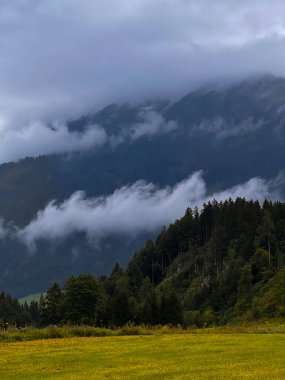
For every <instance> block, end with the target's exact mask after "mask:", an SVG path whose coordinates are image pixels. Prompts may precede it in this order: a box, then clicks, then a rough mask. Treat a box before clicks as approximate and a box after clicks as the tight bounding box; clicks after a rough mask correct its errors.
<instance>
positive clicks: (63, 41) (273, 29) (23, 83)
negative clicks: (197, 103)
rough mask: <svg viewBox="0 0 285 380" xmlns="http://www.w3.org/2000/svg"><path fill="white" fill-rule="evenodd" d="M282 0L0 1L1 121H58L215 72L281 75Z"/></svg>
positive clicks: (180, 87) (221, 75)
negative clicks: (3, 119) (271, 73)
mask: <svg viewBox="0 0 285 380" xmlns="http://www.w3.org/2000/svg"><path fill="white" fill-rule="evenodd" d="M284 14H285V3H284V2H283V1H281V0H272V1H270V2H269V1H267V0H247V1H245V0H242V1H238V2H237V1H234V0H221V1H218V2H217V1H212V0H158V1H151V0H133V1H129V0H122V1H119V2H118V1H117V0H110V1H108V2H102V1H99V0H82V1H79V0H57V1H53V2H52V1H49V0H42V1H36V0H21V1H19V0H3V1H1V4H0V49H1V59H0V80H1V89H0V119H2V118H5V119H7V120H9V122H11V123H12V124H13V125H22V123H23V122H26V121H33V120H36V119H37V120H42V121H51V120H53V119H60V120H62V119H66V118H68V117H70V116H72V115H80V114H81V113H82V112H85V111H88V110H92V109H94V108H96V109H98V107H101V106H102V105H104V104H106V103H110V102H113V101H127V100H140V99H143V98H146V97H157V96H162V97H164V96H176V95H177V94H181V93H183V92H185V91H186V90H190V89H192V88H194V87H196V86H198V85H200V84H203V83H205V82H207V81H209V80H213V79H215V80H216V79H229V78H230V79H232V78H239V77H241V76H244V75H251V74H253V73H259V72H263V71H266V72H267V71H269V72H273V73H276V74H281V75H283V74H284V73H285V72H284V65H283V62H284V58H285V48H284V38H285V37H284V36H285V27H284V20H283V15H284Z"/></svg>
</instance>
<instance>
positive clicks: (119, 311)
mask: <svg viewBox="0 0 285 380" xmlns="http://www.w3.org/2000/svg"><path fill="white" fill-rule="evenodd" d="M284 286H285V203H282V202H274V203H273V202H269V201H265V202H264V203H263V204H262V205H260V203H259V202H258V201H247V200H245V199H242V198H238V199H236V200H235V201H233V200H231V199H229V200H226V201H225V202H217V201H213V202H209V203H207V204H204V207H203V209H202V210H201V211H199V210H198V209H194V210H193V209H190V208H188V209H187V210H186V213H185V215H184V216H183V217H182V218H181V219H179V220H177V221H176V222H175V223H173V224H171V225H170V226H169V227H168V228H165V229H164V230H163V231H162V232H161V233H160V234H159V236H158V237H157V238H156V240H155V241H152V240H150V241H148V242H147V243H146V245H145V246H144V247H143V248H142V249H141V250H139V251H137V252H135V254H134V256H133V258H132V260H131V261H130V262H129V264H128V266H127V267H126V268H125V269H123V268H122V267H121V266H120V265H119V264H118V263H117V264H116V265H115V267H114V269H113V271H112V273H111V274H110V276H101V277H99V278H95V277H94V276H93V275H91V274H82V275H79V276H72V277H69V278H68V279H67V280H66V282H65V284H64V286H63V287H62V288H61V287H60V286H59V285H58V284H56V283H55V284H54V285H53V286H51V287H50V289H48V291H47V293H46V295H45V296H42V297H41V300H40V302H39V304H38V303H37V302H32V303H31V304H30V305H27V304H24V305H19V303H18V301H17V300H14V299H12V298H11V297H10V296H9V295H6V294H4V293H2V294H1V297H0V298H1V299H0V301H1V302H0V319H1V320H2V324H3V323H5V322H8V323H12V324H16V325H19V326H23V325H27V324H34V325H37V326H46V325H51V324H71V325H81V324H85V325H94V326H106V327H114V326H123V325H125V324H127V323H134V324H147V325H158V324H162V325H178V324H181V325H186V326H189V325H191V326H192V325H193V326H198V327H201V326H205V325H206V326H207V325H212V324H224V323H227V322H235V321H243V320H255V319H260V318H275V317H277V318H278V317H284V316H285V297H284Z"/></svg>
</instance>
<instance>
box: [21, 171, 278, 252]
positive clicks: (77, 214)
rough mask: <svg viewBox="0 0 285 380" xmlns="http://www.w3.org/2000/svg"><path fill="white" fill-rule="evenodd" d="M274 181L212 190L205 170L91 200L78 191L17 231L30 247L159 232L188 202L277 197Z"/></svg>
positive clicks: (125, 189) (200, 202) (137, 185)
mask: <svg viewBox="0 0 285 380" xmlns="http://www.w3.org/2000/svg"><path fill="white" fill-rule="evenodd" d="M271 188H272V183H270V182H266V181H265V180H263V179H260V178H252V179H251V180H250V181H248V182H246V183H244V184H241V185H238V186H235V187H233V188H231V189H227V190H225V191H222V192H219V193H215V194H212V195H208V194H207V189H206V184H205V182H204V180H203V178H202V172H196V173H194V174H193V175H192V176H190V177H189V178H187V179H185V180H184V181H181V182H179V183H177V184H176V185H175V186H173V187H165V188H157V187H156V186H155V185H153V184H151V183H146V182H143V181H140V182H136V183H134V184H133V185H131V186H125V187H122V188H121V189H119V190H116V191H115V192H114V193H113V194H111V195H109V196H106V197H99V198H95V199H87V198H86V197H85V194H84V192H76V193H75V194H73V195H72V196H71V197H70V198H69V199H67V200H66V201H65V202H63V203H61V204H56V203H55V202H51V203H49V204H48V205H47V207H46V208H45V209H44V210H42V211H40V212H39V213H38V215H37V216H36V218H35V219H34V220H32V221H31V222H30V223H29V224H28V225H27V226H26V227H25V228H24V229H22V230H20V231H19V232H18V236H19V237H20V238H21V239H22V240H23V241H24V242H25V243H26V244H28V245H29V246H32V245H33V244H34V243H35V241H36V240H37V239H41V238H44V239H60V238H64V237H66V236H67V235H69V234H71V233H74V232H85V233H86V234H87V235H88V236H89V237H91V238H93V239H100V238H101V237H103V236H108V235H110V234H125V235H131V234H137V233H139V232H142V231H155V230H157V229H159V228H161V227H162V226H164V225H168V224H170V223H171V222H173V221H174V220H175V219H177V218H179V217H181V216H183V214H184V213H185V210H186V208H187V207H188V206H190V207H195V206H198V207H200V208H201V207H202V205H203V203H204V202H208V201H209V200H211V199H214V198H215V199H216V200H218V201H220V200H225V199H228V198H230V197H231V198H232V199H235V198H237V197H245V198H247V199H259V200H263V199H265V198H272V197H273V198H275V197H276V196H278V194H277V193H272V192H271Z"/></svg>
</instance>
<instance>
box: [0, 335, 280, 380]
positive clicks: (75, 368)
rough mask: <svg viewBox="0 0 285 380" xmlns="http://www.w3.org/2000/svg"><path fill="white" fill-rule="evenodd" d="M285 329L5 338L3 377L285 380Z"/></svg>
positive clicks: (0, 356) (0, 363)
mask: <svg viewBox="0 0 285 380" xmlns="http://www.w3.org/2000/svg"><path fill="white" fill-rule="evenodd" d="M284 357H285V334H282V333H281V334H272V333H267V334H254V333H237V334H235V333H230V334H228V333H223V332H221V333H219V334H216V333H204V334H191V333H188V334H177V333H173V334H152V335H137V336H112V337H91V338H86V337H85V338H82V337H81V338H80V337H74V338H61V339H41V340H34V341H25V342H17V343H7V342H2V343H0V379H1V380H2V379H3V380H4V379H11V380H12V379H13V380H17V379H31V380H33V379H70V380H71V379H72V380H75V379H90V380H92V379H96V380H100V379H116V380H120V379H191V380H196V379H197V380H198V379H199V380H200V379H215V380H219V379H225V380H229V379H254V380H263V379H264V380H269V379H282V380H284V379H285V360H284Z"/></svg>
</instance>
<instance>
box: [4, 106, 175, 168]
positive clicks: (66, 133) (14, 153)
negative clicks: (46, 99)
mask: <svg viewBox="0 0 285 380" xmlns="http://www.w3.org/2000/svg"><path fill="white" fill-rule="evenodd" d="M139 117H140V119H141V121H140V122H139V123H134V125H132V126H130V127H129V128H123V129H119V131H118V134H117V135H108V134H107V132H106V130H105V129H104V128H103V127H101V126H100V125H95V124H92V125H88V126H85V127H84V130H83V131H82V132H76V131H72V132H71V131H70V130H69V129H68V127H67V126H66V125H63V124H53V125H52V126H47V125H45V124H42V123H31V124H29V125H27V126H24V127H23V128H21V129H10V128H8V127H5V124H4V123H3V124H2V126H1V125H0V164H2V163H5V162H10V161H18V160H20V159H22V158H25V157H28V156H31V157H37V156H40V155H50V154H61V153H69V152H75V151H87V150H89V149H93V148H98V147H101V146H104V145H106V146H108V145H110V146H116V145H118V144H122V143H124V142H130V143H131V142H133V141H134V140H137V139H138V138H140V137H143V136H148V137H150V138H151V137H152V136H154V135H156V134H165V133H169V132H171V131H173V130H175V129H177V128H178V126H177V124H176V123H175V122H174V121H169V122H167V121H165V120H164V118H163V116H162V115H161V114H159V113H157V112H156V111H154V110H153V109H152V108H151V107H147V108H142V110H141V112H140V114H139Z"/></svg>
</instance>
